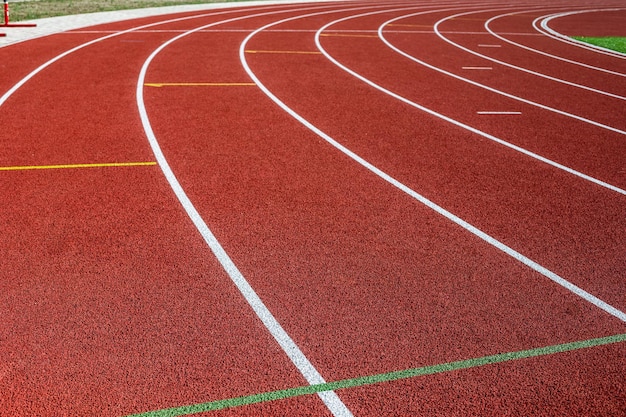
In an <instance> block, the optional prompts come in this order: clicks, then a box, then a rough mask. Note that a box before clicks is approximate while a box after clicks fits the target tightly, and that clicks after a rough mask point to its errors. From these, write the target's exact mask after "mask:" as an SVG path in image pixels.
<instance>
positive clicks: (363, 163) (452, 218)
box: [239, 15, 626, 322]
mask: <svg viewBox="0 0 626 417" xmlns="http://www.w3.org/2000/svg"><path fill="white" fill-rule="evenodd" d="M308 16H309V15H305V16H299V17H292V18H289V19H284V20H281V21H278V22H274V23H270V24H268V25H265V26H263V27H261V28H259V29H257V30H256V31H254V32H252V33H251V34H250V35H248V37H247V38H246V39H245V40H244V41H243V43H242V44H241V47H240V48H239V57H240V60H241V64H242V65H243V67H244V69H245V70H246V72H247V73H248V75H249V76H250V78H252V80H253V81H254V82H255V84H257V85H258V87H259V88H260V89H261V91H263V92H264V93H265V95H267V96H268V97H269V98H270V99H271V100H272V101H273V102H274V103H276V104H277V105H278V106H280V108H282V109H283V110H284V111H285V112H286V113H287V114H289V115H290V116H292V117H293V118H294V119H296V120H297V121H298V122H300V123H301V124H302V125H303V126H305V127H307V128H308V129H309V130H311V131H312V132H314V133H315V134H316V135H318V136H319V137H320V138H322V139H324V140H325V141H326V142H328V143H329V144H330V145H331V146H333V147H334V148H335V149H337V150H339V151H340V152H342V153H343V154H344V155H346V156H348V157H349V158H351V159H352V160H354V161H355V162H357V163H358V164H359V165H361V166H362V167H364V168H365V169H367V170H368V171H370V172H372V173H373V174H375V175H376V176H378V177H379V178H381V179H383V180H385V181H386V182H388V183H389V184H391V185H393V186H394V187H396V188H398V189H399V190H401V191H402V192H404V193H406V194H407V195H409V196H411V197H413V198H414V199H416V200H417V201H419V202H420V203H422V204H424V205H425V206H427V207H429V208H430V209H432V210H434V211H435V212H437V213H438V214H440V215H442V216H444V217H445V218H447V219H448V220H450V221H452V222H454V223H455V224H457V225H458V226H460V227H462V228H463V229H465V230H467V231H468V232H470V233H472V234H473V235H475V236H477V237H478V238H480V239H482V240H483V241H485V242H487V243H488V244H490V245H492V246H493V247H495V248H497V249H498V250H500V251H502V252H504V253H506V254H507V255H509V256H511V257H512V258H514V259H516V260H518V261H519V262H521V263H523V264H524V265H526V266H528V267H529V268H531V269H533V270H534V271H536V272H538V273H540V274H542V275H543V276H545V277H547V278H549V279H550V280H552V281H553V282H555V283H557V284H558V285H561V286H562V287H564V288H566V289H567V290H569V291H571V292H572V293H574V294H576V295H577V296H579V297H581V298H583V299H584V300H586V301H588V302H590V303H591V304H593V305H595V306H596V307H598V308H600V309H602V310H603V311H605V312H606V313H608V314H610V315H612V316H614V317H616V318H617V319H619V320H621V321H623V322H626V313H624V312H623V311H620V310H618V309H617V308H615V307H613V306H611V305H610V304H608V303H606V302H604V301H602V300H600V299H599V298H598V297H596V296H594V295H592V294H590V293H588V292H586V291H585V290H583V289H582V288H580V287H578V286H576V285H574V284H572V283H571V282H569V281H567V280H566V279H564V278H562V277H560V276H559V275H557V274H555V273H554V272H552V271H550V270H548V269H547V268H545V267H543V266H541V265H539V264H538V263H537V262H535V261H533V260H531V259H530V258H527V257H526V256H524V255H522V254H521V253H519V252H517V251H515V250H514V249H512V248H510V247H508V246H506V245H505V244H504V243H502V242H500V241H498V240H497V239H495V238H494V237H492V236H490V235H488V234H487V233H485V232H483V231H481V230H480V229H478V228H476V227H474V226H472V225H471V224H469V223H468V222H466V221H465V220H463V219H461V218H460V217H457V216H455V215H454V214H452V213H451V212H449V211H447V210H445V209H444V208H443V207H441V206H438V205H437V204H435V203H434V202H432V201H430V200H428V199H427V198H426V197H424V196H422V195H420V194H419V193H417V192H416V191H414V190H412V189H411V188H409V187H408V186H406V185H404V184H403V183H401V182H400V181H398V180H396V179H395V178H393V177H392V176H391V175H389V174H387V173H386V172H384V171H382V170H381V169H379V168H377V167H376V166H374V165H373V164H371V163H369V162H368V161H366V160H365V159H363V158H362V157H360V156H359V155H357V154H356V153H354V152H352V151H351V150H350V149H348V148H346V147H345V146H343V145H342V144H340V143H339V142H337V141H336V140H335V139H333V138H332V137H331V136H329V135H327V134H326V133H324V132H323V131H321V130H320V129H318V128H317V127H316V126H315V125H313V124H312V123H311V122H309V121H308V120H306V119H305V118H304V117H302V116H300V115H299V114H298V113H297V112H296V111H295V110H293V109H292V108H290V107H289V106H287V105H286V104H285V103H284V102H283V101H282V100H280V99H279V98H278V97H277V96H276V95H274V94H273V93H272V92H271V91H270V90H269V89H268V88H267V87H266V86H265V85H264V84H263V83H262V82H261V80H260V79H259V78H258V77H257V76H256V75H255V74H254V72H253V71H252V69H251V68H250V66H249V65H248V62H247V60H246V56H245V48H246V44H247V43H248V42H249V41H250V39H252V37H254V36H255V35H256V34H258V33H259V32H261V31H263V30H265V29H268V28H270V27H272V26H275V25H278V24H281V23H285V22H289V21H291V20H295V19H299V18H304V17H308ZM340 20H341V19H340ZM336 22H337V21H335V22H331V23H329V24H327V25H325V26H323V27H322V28H321V29H319V30H318V31H317V33H316V34H315V43H316V45H317V48H318V49H319V50H320V52H322V53H323V54H324V56H326V58H327V59H329V60H330V61H331V62H333V63H334V64H335V65H337V66H338V67H339V68H342V69H343V70H344V71H346V72H348V73H350V74H352V75H355V76H356V77H357V78H359V79H362V78H360V77H359V76H358V75H357V74H355V73H354V72H352V71H351V70H349V69H348V68H346V67H344V66H342V65H341V64H340V63H339V62H337V61H336V60H334V58H332V57H331V56H330V55H329V54H328V53H327V52H326V51H325V50H324V48H323V47H322V45H321V43H320V34H321V33H322V32H323V31H324V30H325V29H326V28H328V27H329V26H331V25H332V24H334V23H336Z"/></svg>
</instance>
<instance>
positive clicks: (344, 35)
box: [320, 33, 378, 38]
mask: <svg viewBox="0 0 626 417" xmlns="http://www.w3.org/2000/svg"><path fill="white" fill-rule="evenodd" d="M320 36H326V37H330V36H337V37H341V38H378V36H377V35H351V34H349V33H322V34H320Z"/></svg>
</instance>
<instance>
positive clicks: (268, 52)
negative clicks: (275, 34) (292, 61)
mask: <svg viewBox="0 0 626 417" xmlns="http://www.w3.org/2000/svg"><path fill="white" fill-rule="evenodd" d="M246 53H247V54H299V55H321V54H322V53H321V52H317V51H255V50H248V51H246Z"/></svg>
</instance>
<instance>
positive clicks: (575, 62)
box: [485, 10, 626, 77]
mask: <svg viewBox="0 0 626 417" xmlns="http://www.w3.org/2000/svg"><path fill="white" fill-rule="evenodd" d="M527 12H528V10H524V11H521V12H514V13H506V14H503V15H499V16H494V17H492V18H491V19H489V20H487V21H486V22H485V29H486V30H487V31H488V32H489V33H490V34H491V35H493V36H495V37H496V38H498V39H500V40H501V41H503V42H506V43H508V44H510V45H514V46H517V47H518V48H522V49H526V50H527V51H530V52H534V53H536V54H539V55H543V56H547V57H549V58H553V59H556V60H559V61H563V62H567V63H569V64H574V65H578V66H581V67H584V68H588V69H591V70H594V71H600V72H605V73H607V74H611V75H617V76H619V77H626V74H624V73H621V72H617V71H611V70H609V69H606V68H601V67H596V66H593V65H589V64H585V63H584V62H579V61H574V60H573V59H568V58H565V57H562V56H558V55H553V54H550V53H548V52H545V51H541V50H539V49H535V48H531V47H529V46H526V45H522V44H521V43H518V42H515V41H512V40H510V39H508V38H505V37H504V36H501V35H499V34H497V33H496V32H494V31H493V30H491V27H490V25H491V23H493V22H494V21H495V20H497V19H501V18H503V17H509V16H515V15H517V14H520V13H527Z"/></svg>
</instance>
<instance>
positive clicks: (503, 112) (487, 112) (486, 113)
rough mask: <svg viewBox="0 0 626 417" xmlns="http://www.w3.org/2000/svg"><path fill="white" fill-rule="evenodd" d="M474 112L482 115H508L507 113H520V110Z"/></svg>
mask: <svg viewBox="0 0 626 417" xmlns="http://www.w3.org/2000/svg"><path fill="white" fill-rule="evenodd" d="M476 114H482V115H490V114H502V115H508V114H522V112H521V111H477V112H476Z"/></svg>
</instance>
